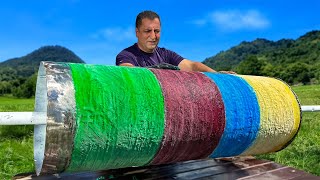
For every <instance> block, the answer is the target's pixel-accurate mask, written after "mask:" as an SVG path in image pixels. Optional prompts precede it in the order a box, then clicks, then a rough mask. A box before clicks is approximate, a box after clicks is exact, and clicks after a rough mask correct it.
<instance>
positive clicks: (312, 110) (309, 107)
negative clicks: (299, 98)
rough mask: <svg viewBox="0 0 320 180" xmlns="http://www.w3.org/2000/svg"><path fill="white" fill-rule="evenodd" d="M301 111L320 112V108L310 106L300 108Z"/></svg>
mask: <svg viewBox="0 0 320 180" xmlns="http://www.w3.org/2000/svg"><path fill="white" fill-rule="evenodd" d="M301 110H302V111H303V112H314V111H320V106H316V105H312V106H301Z"/></svg>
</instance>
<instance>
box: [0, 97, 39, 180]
mask: <svg viewBox="0 0 320 180" xmlns="http://www.w3.org/2000/svg"><path fill="white" fill-rule="evenodd" d="M33 107H34V99H15V98H13V97H0V112H13V111H33ZM33 171H34V164H33V126H0V179H11V177H12V176H14V175H16V174H18V173H22V172H33Z"/></svg>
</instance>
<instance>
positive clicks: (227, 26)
mask: <svg viewBox="0 0 320 180" xmlns="http://www.w3.org/2000/svg"><path fill="white" fill-rule="evenodd" d="M192 23H193V24H195V25H198V26H204V25H215V26H217V27H218V28H220V29H223V30H242V29H249V30H250V29H264V28H267V27H269V25H270V22H269V20H268V19H266V18H265V17H264V16H263V15H262V14H261V13H260V12H259V11H257V10H247V11H239V10H230V11H214V12H211V13H209V14H208V15H207V16H205V17H204V18H202V19H198V20H195V21H192Z"/></svg>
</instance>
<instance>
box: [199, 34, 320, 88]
mask: <svg viewBox="0 0 320 180" xmlns="http://www.w3.org/2000/svg"><path fill="white" fill-rule="evenodd" d="M203 63H204V64H206V65H208V66H210V67H211V68H213V69H215V70H218V71H220V70H232V71H235V72H237V73H239V74H247V75H258V76H270V77H275V78H280V79H282V80H283V81H285V82H287V83H289V84H290V85H298V84H320V31H318V30H314V31H310V32H308V33H306V34H304V35H303V36H301V37H299V38H298V39H296V40H293V39H281V40H279V41H269V40H267V39H262V38H258V39H256V40H254V41H252V42H246V41H243V42H241V43H240V44H239V45H237V46H234V47H232V48H230V49H229V50H227V51H221V52H220V53H218V54H217V55H215V56H212V57H209V58H207V59H205V60H204V61H203Z"/></svg>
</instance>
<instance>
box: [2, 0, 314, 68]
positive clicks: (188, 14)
mask: <svg viewBox="0 0 320 180" xmlns="http://www.w3.org/2000/svg"><path fill="white" fill-rule="evenodd" d="M319 9H320V1H319V0H299V1H298V0H245V1H243V0H237V1H236V0H224V1H218V0H197V1H191V0H190V1H186V0H161V1H150V0H149V1H134V0H128V1H123V0H112V1H106V0H104V1H103V0H100V1H96V0H90V1H89V0H87V1H84V0H50V1H49V0H29V1H18V0H11V1H1V4H0V25H1V26H0V27H1V28H0V62H2V61H5V60H8V59H11V58H16V57H22V56H25V55H27V54H29V53H31V52H32V51H34V50H36V49H38V48H40V47H42V46H46V45H60V46H63V47H66V48H68V49H69V50H71V51H73V52H74V53H75V54H76V55H78V56H79V57H80V58H81V59H83V60H84V61H85V62H86V63H88V64H104V65H114V64H115V57H116V55H117V54H118V53H119V52H120V51H121V50H123V49H124V48H126V47H129V46H131V45H132V44H134V43H135V42H137V39H136V36H135V19H136V16H137V14H138V13H139V12H141V11H144V10H152V11H155V12H157V13H158V14H159V15H160V19H161V38H160V43H159V47H165V48H167V49H170V50H172V51H175V52H176V53H178V54H180V55H181V56H182V57H184V58H186V59H190V60H194V61H199V62H202V61H204V60H205V59H206V58H208V57H211V56H214V55H216V54H217V53H219V52H221V51H226V50H228V49H229V48H231V47H233V46H236V45H239V44H240V43H241V42H243V41H247V42H250V41H253V40H255V39H257V38H265V39H268V40H272V41H278V40H280V39H283V38H285V39H297V38H299V37H300V36H302V35H304V34H305V33H307V32H309V31H311V30H320V13H319Z"/></svg>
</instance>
